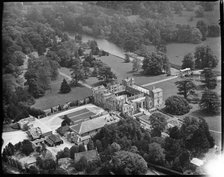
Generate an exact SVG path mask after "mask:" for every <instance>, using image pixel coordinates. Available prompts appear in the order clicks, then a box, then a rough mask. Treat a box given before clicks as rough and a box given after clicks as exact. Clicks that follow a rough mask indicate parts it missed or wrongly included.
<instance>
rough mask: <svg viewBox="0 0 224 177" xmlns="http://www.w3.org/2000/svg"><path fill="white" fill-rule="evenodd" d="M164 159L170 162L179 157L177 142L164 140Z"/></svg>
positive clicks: (168, 138)
mask: <svg viewBox="0 0 224 177" xmlns="http://www.w3.org/2000/svg"><path fill="white" fill-rule="evenodd" d="M164 149H165V159H166V160H167V161H168V162H172V161H174V160H175V158H176V157H177V156H178V155H179V153H180V150H181V147H180V142H179V141H178V140H175V139H172V138H170V137H167V138H166V139H165V145H164Z"/></svg>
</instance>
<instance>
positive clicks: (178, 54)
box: [166, 37, 221, 71]
mask: <svg viewBox="0 0 224 177" xmlns="http://www.w3.org/2000/svg"><path fill="white" fill-rule="evenodd" d="M201 45H208V46H209V47H211V49H212V51H213V52H214V54H215V55H216V56H217V58H218V59H219V63H218V66H217V67H216V70H218V71H221V37H215V38H207V39H206V41H203V42H202V43H201V44H187V43H172V44H168V45H167V46H166V47H167V53H166V54H167V56H168V58H169V61H170V62H171V63H173V64H177V65H182V60H183V57H184V56H185V55H186V54H188V53H190V52H192V53H194V51H195V48H196V47H197V46H201Z"/></svg>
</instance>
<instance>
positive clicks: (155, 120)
mask: <svg viewBox="0 0 224 177" xmlns="http://www.w3.org/2000/svg"><path fill="white" fill-rule="evenodd" d="M149 120H150V122H151V126H152V128H158V129H159V130H160V131H161V132H162V131H164V130H165V128H166V126H167V121H166V117H165V116H164V115H163V114H161V113H159V112H158V113H157V112H156V113H153V114H152V115H151V116H150V117H149Z"/></svg>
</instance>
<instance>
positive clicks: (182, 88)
mask: <svg viewBox="0 0 224 177" xmlns="http://www.w3.org/2000/svg"><path fill="white" fill-rule="evenodd" d="M175 84H176V85H177V88H178V91H179V92H178V93H177V94H179V95H183V96H184V98H185V99H187V97H188V95H190V94H194V93H195V90H196V85H195V84H194V83H193V81H192V80H191V79H184V80H180V81H176V82H175Z"/></svg>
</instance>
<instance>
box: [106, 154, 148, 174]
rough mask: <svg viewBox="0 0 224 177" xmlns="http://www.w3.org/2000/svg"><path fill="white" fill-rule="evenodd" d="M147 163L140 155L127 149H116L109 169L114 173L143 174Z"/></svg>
mask: <svg viewBox="0 0 224 177" xmlns="http://www.w3.org/2000/svg"><path fill="white" fill-rule="evenodd" d="M147 169H148V167H147V163H146V161H145V160H144V159H143V157H142V156H140V155H139V154H136V153H132V152H128V151H118V152H116V153H115V155H114V156H113V157H112V163H111V167H110V169H109V170H110V171H112V172H113V173H114V174H116V175H119V174H120V175H122V174H123V175H144V174H145V173H146V172H147Z"/></svg>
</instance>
